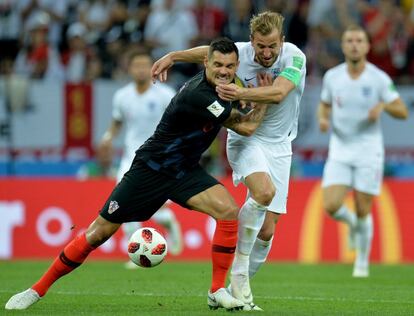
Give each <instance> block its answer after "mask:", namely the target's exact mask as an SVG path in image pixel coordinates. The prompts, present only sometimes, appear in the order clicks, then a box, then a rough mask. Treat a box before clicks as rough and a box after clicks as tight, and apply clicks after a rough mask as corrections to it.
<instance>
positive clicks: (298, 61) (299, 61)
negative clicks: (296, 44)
mask: <svg viewBox="0 0 414 316" xmlns="http://www.w3.org/2000/svg"><path fill="white" fill-rule="evenodd" d="M305 75H306V56H305V54H304V53H302V52H301V51H300V50H299V49H298V48H296V49H295V50H294V51H293V52H291V53H289V55H288V56H286V57H285V68H284V69H283V70H282V72H281V73H280V75H279V76H281V77H283V78H286V79H287V80H289V81H291V82H293V84H294V85H295V86H298V85H299V83H300V81H301V79H302V78H303V77H304V76H305Z"/></svg>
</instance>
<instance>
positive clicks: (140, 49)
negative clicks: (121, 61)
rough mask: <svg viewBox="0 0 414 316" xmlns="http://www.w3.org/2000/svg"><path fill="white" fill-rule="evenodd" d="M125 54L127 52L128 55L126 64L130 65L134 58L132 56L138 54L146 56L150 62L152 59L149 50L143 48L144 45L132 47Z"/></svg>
mask: <svg viewBox="0 0 414 316" xmlns="http://www.w3.org/2000/svg"><path fill="white" fill-rule="evenodd" d="M127 54H128V55H127V56H128V65H130V64H131V62H132V61H133V60H134V58H135V57H138V56H146V57H148V58H149V59H150V60H151V62H152V61H153V59H152V57H151V53H150V51H149V50H148V49H146V48H144V47H141V46H138V47H135V48H133V49H132V50H130V51H129V52H128V53H127Z"/></svg>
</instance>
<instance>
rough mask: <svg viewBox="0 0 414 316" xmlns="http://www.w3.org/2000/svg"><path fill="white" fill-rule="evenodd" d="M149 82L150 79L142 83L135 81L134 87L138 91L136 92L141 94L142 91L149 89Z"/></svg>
mask: <svg viewBox="0 0 414 316" xmlns="http://www.w3.org/2000/svg"><path fill="white" fill-rule="evenodd" d="M150 84H151V82H150V81H148V82H144V83H142V82H139V83H138V82H135V89H136V90H137V91H138V93H140V94H142V93H144V92H145V91H147V90H148V89H149V87H150Z"/></svg>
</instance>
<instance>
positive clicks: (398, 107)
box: [368, 97, 408, 121]
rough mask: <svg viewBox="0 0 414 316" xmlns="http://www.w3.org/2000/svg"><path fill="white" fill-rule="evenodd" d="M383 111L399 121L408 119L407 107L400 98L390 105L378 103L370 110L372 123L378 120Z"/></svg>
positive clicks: (369, 116) (369, 115)
mask: <svg viewBox="0 0 414 316" xmlns="http://www.w3.org/2000/svg"><path fill="white" fill-rule="evenodd" d="M382 111H385V112H387V113H388V114H389V115H391V116H392V117H394V118H397V119H402V120H405V119H406V118H408V108H407V105H406V104H405V103H404V101H403V100H402V99H401V98H400V97H398V98H397V99H395V100H394V101H392V102H389V103H384V102H380V103H378V104H377V105H376V106H374V107H373V108H371V109H370V110H369V112H368V119H369V120H370V121H376V120H378V119H379V117H380V115H381V113H382Z"/></svg>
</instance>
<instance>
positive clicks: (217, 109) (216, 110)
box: [207, 101, 224, 117]
mask: <svg viewBox="0 0 414 316" xmlns="http://www.w3.org/2000/svg"><path fill="white" fill-rule="evenodd" d="M207 110H209V111H210V112H211V113H212V114H213V115H214V116H215V117H219V116H220V114H221V113H223V111H224V107H223V106H222V105H221V104H220V103H218V101H214V102H213V103H211V104H210V105H209V106H208V107H207Z"/></svg>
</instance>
